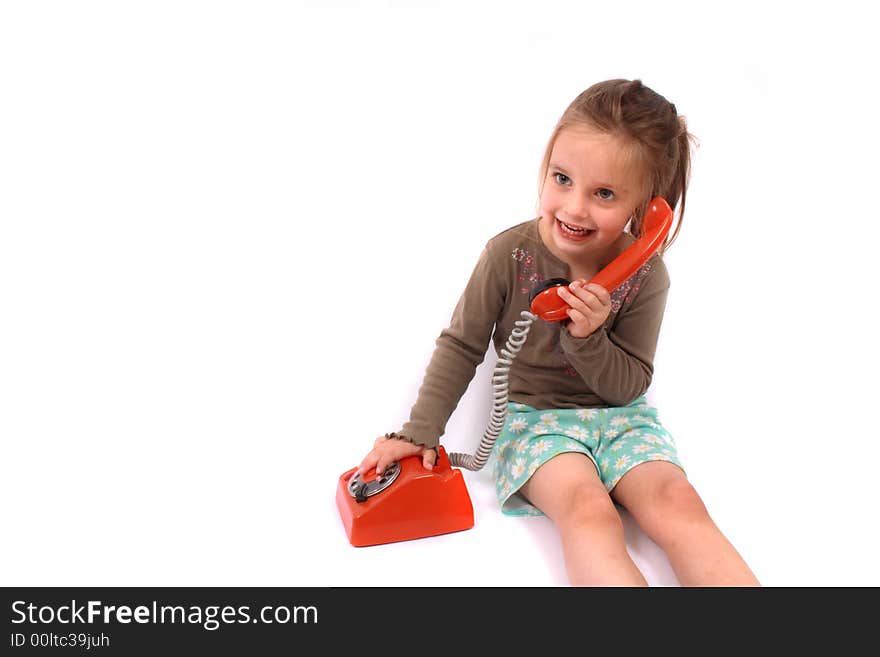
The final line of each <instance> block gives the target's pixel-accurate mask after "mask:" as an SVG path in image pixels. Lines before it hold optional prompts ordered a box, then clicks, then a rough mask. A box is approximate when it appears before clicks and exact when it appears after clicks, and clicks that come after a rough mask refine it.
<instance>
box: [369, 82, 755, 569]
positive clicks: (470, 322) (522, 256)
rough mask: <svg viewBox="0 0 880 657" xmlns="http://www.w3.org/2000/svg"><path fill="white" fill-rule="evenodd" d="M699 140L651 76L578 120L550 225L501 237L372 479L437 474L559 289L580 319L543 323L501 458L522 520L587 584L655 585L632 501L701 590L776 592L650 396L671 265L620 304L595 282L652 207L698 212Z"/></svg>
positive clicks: (499, 478)
mask: <svg viewBox="0 0 880 657" xmlns="http://www.w3.org/2000/svg"><path fill="white" fill-rule="evenodd" d="M690 139H691V136H690V135H689V133H688V131H687V126H686V123H685V120H684V117H680V116H679V115H678V114H677V112H676V109H675V106H674V105H673V104H672V103H670V102H668V101H667V100H666V99H665V98H663V97H662V96H660V95H659V94H657V93H656V92H654V91H652V90H651V89H649V88H648V87H646V86H645V85H643V84H642V83H641V81H639V80H632V81H630V80H608V81H605V82H600V83H598V84H595V85H593V86H592V87H590V88H589V89H587V90H586V91H584V92H583V93H581V94H580V95H579V96H578V97H577V98H576V99H575V100H574V101H573V102H572V103H571V105H569V107H568V109H566V110H565V113H564V114H563V115H562V118H561V119H560V120H559V122H558V124H557V126H556V128H555V130H554V131H553V133H552V136H551V137H550V141H549V143H548V145H547V150H546V153H545V155H544V160H543V163H542V165H541V178H540V179H541V184H540V216H539V217H537V218H536V219H533V220H530V221H526V222H524V223H521V224H518V225H516V226H513V227H512V228H509V229H508V230H505V231H504V232H502V233H500V234H498V235H496V236H495V237H493V238H492V239H491V240H489V241H488V243H487V244H486V247H485V249H484V251H483V253H482V254H481V256H480V258H479V261H478V262H477V265H476V267H475V269H474V271H473V274H472V276H471V278H470V280H469V282H468V284H467V287H466V289H465V291H464V293H463V295H462V297H461V299H460V300H459V302H458V305H457V306H456V308H455V312H454V314H453V317H452V320H451V322H450V325H449V326H448V327H447V328H446V329H445V330H443V331H442V332H441V334H440V337H439V338H438V339H437V344H436V349H435V351H434V354H433V356H432V358H431V361H430V363H429V365H428V368H427V370H426V372H425V377H424V381H423V383H422V386H421V388H420V390H419V394H418V399H417V400H416V403H415V404H414V406H413V408H412V412H411V415H410V419H409V421H408V422H406V423H405V424H404V426H403V427H402V428H401V430H400V431H399V432H393V433H390V434H386V435H385V436H383V437H380V438H378V439H376V441H375V444H374V446H373V449H372V451H370V452H369V453H368V454H367V456H366V457H365V458H364V460H363V461H362V462H361V464H360V466H359V471H360V472H361V473H362V474H363V473H366V472H367V471H368V470H370V469H371V468H375V469H376V471H377V472H379V473H381V472H383V471H384V469H385V467H387V466H388V465H389V464H390V463H392V462H393V461H397V460H399V459H401V458H404V457H406V456H411V455H421V458H422V462H423V465H424V467H426V468H431V467H432V466H433V465H434V462H435V459H436V448H437V446H438V444H439V438H440V436H441V435H443V432H444V430H445V425H446V422H447V420H448V419H449V417H450V415H451V414H452V412H453V410H454V409H455V407H456V405H457V403H458V401H459V399H460V397H461V396H462V395H463V394H464V392H465V391H466V389H467V387H468V384H469V383H470V380H471V379H472V377H473V375H474V372H475V370H476V367H477V366H478V365H479V363H480V362H481V361H482V359H483V357H484V355H485V353H486V348H487V346H488V343H489V340H490V338H491V339H492V340H493V341H494V344H495V347H496V349H499V348H501V347H502V346H503V345H504V344H505V342H506V341H507V338H508V337H509V336H510V334H511V331H512V330H513V329H514V328H515V324H514V322H515V321H517V320H519V319H520V313H521V311H522V310H526V309H528V308H529V295H530V292H531V291H532V290H533V289H534V288H535V287H536V286H538V285H539V284H541V282H542V281H544V280H546V279H549V278H565V279H567V280H570V281H574V282H573V283H571V284H570V285H568V286H562V287H559V288H558V294H559V295H560V296H561V297H562V299H563V300H564V301H565V302H566V303H567V304H568V305H569V306H571V309H570V310H568V311H567V312H568V317H569V319H568V320H567V321H564V322H552V323H551V322H544V321H541V320H536V321H535V322H534V324H533V325H532V327H531V329H530V332H529V336H528V340H527V341H526V343H525V345H524V346H523V348H522V351H521V352H520V353H519V355H518V356H517V358H516V361H515V362H514V364H513V366H512V368H511V371H510V381H509V385H510V393H509V398H510V400H511V403H510V405H509V413H508V417H507V421H506V425H505V427H504V430H503V431H502V433H501V435H500V436H499V437H498V440H497V441H496V443H495V446H494V450H493V452H494V454H495V456H496V457H497V459H496V467H495V480H496V491H497V493H498V498H499V502H500V504H501V508H502V511H503V512H504V513H505V514H508V515H522V514H531V515H540V514H545V515H547V516H548V517H549V518H550V519H551V520H552V521H553V523H554V524H555V526H556V527H557V529H558V531H559V534H560V537H561V541H562V546H563V552H564V555H565V563H566V569H567V572H568V576H569V580H570V582H571V584H572V585H612V586H627V585H645V584H646V581H645V579H644V577H643V576H642V574H641V572H639V570H638V568H637V567H636V565H635V564H634V563H633V561H632V559H631V558H630V557H629V554H628V552H627V549H626V542H625V540H624V532H623V525H622V523H621V520H620V517H619V515H618V513H617V511H616V509H615V506H614V503H615V502H616V503H618V504H620V505H621V506H623V507H624V508H626V509H627V510H628V511H629V512H630V513H631V514H632V516H633V517H634V518H635V520H636V521H637V522H638V524H639V526H640V527H641V528H642V529H643V530H644V531H645V533H647V534H648V536H650V537H651V538H652V539H653V540H654V541H655V542H656V543H657V544H658V545H659V546H660V547H661V548H662V549H663V550H664V551H665V553H666V554H667V556H668V557H669V560H670V563H671V565H672V568H673V569H674V570H675V573H676V575H677V576H678V579H679V581H680V582H681V583H682V584H683V585H686V586H687V585H698V586H710V585H721V586H725V585H727V586H745V585H757V584H758V582H757V580H756V578H755V576H754V575H753V574H752V572H751V570H750V569H749V567H748V566H747V565H746V564H745V562H744V561H743V559H742V558H741V557H740V555H739V554H738V553H737V551H736V550H735V549H734V547H733V546H732V545H731V544H730V542H728V540H727V539H726V538H725V537H724V535H723V534H722V533H721V531H719V529H718V527H717V526H716V525H715V523H714V522H713V521H712V519H711V518H710V517H709V514H708V513H707V511H706V508H705V506H704V505H703V502H702V500H701V499H700V497H699V495H698V494H697V492H696V491H695V490H694V488H693V487H692V486H691V484H690V483H689V482H688V480H687V477H686V475H685V472H684V470H683V468H682V465H681V463H680V461H679V459H678V456H677V455H676V450H675V445H674V442H673V439H672V436H670V434H669V433H667V432H666V430H665V429H664V428H663V426H662V425H661V424H660V421H659V419H658V417H657V412H656V410H655V409H654V408H652V407H651V406H649V405H648V404H647V402H646V400H645V397H644V396H643V395H644V393H645V391H646V390H647V388H648V385H649V384H650V383H651V376H652V373H653V358H654V352H655V349H656V345H657V338H658V334H659V332H660V325H661V321H662V319H663V312H664V309H665V306H666V295H667V291H668V288H669V277H668V274H667V270H666V267H665V266H664V264H663V260H662V259H661V257H660V254H657V255H654V256H653V257H652V258H651V259H650V260H649V261H648V262H647V263H646V264H645V265H644V266H643V267H641V269H640V270H639V271H638V272H637V273H636V274H634V275H633V276H631V277H630V278H629V280H627V281H626V282H625V283H623V284H622V285H621V286H620V287H618V288H617V289H616V290H605V289H603V288H602V287H600V286H598V285H596V284H587V283H586V281H589V280H590V279H591V278H592V277H593V276H594V275H595V274H596V273H597V272H598V271H599V270H601V269H602V267H604V266H605V265H606V264H608V263H609V262H610V261H611V260H613V259H614V257H615V256H617V255H618V254H620V253H621V252H622V251H623V250H624V249H625V248H626V247H627V246H628V245H629V244H631V243H632V242H633V240H634V239H635V238H637V237H638V236H639V235H640V233H641V228H642V218H643V216H644V213H645V210H646V207H647V205H648V203H649V201H650V200H651V199H652V198H653V197H655V196H662V197H663V198H665V199H666V200H667V201H668V202H669V204H670V206H671V207H672V208H676V206H678V208H679V210H678V214H679V219H678V224H677V227H676V229H675V231H674V232H673V233H672V234H671V237H670V238H669V239H668V240H667V244H666V245H665V246H668V245H669V244H671V242H672V241H673V240H674V239H675V236H676V234H677V233H678V229H679V228H680V226H681V221H682V218H683V216H684V207H685V196H686V190H687V184H688V178H689V173H690Z"/></svg>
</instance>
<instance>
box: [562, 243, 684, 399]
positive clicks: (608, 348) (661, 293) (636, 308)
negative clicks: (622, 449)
mask: <svg viewBox="0 0 880 657" xmlns="http://www.w3.org/2000/svg"><path fill="white" fill-rule="evenodd" d="M668 292H669V275H668V273H667V271H666V267H665V265H664V264H663V261H662V260H660V259H659V258H654V259H653V260H652V267H651V270H650V271H649V272H648V273H647V275H645V277H644V278H643V279H642V280H641V282H640V288H639V290H638V291H636V292H635V294H632V293H631V294H630V295H629V297H628V298H626V299H625V300H624V301H623V303H622V306H621V309H620V311H619V312H618V313H617V315H616V316H614V317H613V318H612V319H611V320H610V321H609V322H606V323H605V325H604V326H601V327H599V328H598V329H597V330H596V331H594V332H593V333H592V334H590V335H589V336H587V337H585V338H574V337H572V336H571V335H569V333H568V331H567V330H566V329H565V328H564V327H563V328H562V329H561V336H560V343H561V345H562V348H563V350H564V351H565V354H566V357H567V359H568V361H569V363H570V364H571V365H572V367H574V369H575V370H576V371H577V372H578V374H579V375H580V376H581V378H582V379H583V380H584V382H585V383H586V384H587V386H588V387H589V388H590V389H591V390H593V391H594V392H595V393H596V394H597V395H598V396H599V397H601V398H602V399H603V400H604V401H605V402H606V403H607V404H608V405H610V406H625V405H627V404H629V403H630V402H632V401H633V400H634V399H636V398H637V397H639V396H640V395H642V394H644V393H645V391H646V390H647V389H648V386H649V385H650V383H651V377H652V376H653V373H654V365H653V361H654V354H655V352H656V349H657V340H658V338H659V335H660V326H661V324H662V321H663V312H664V310H665V309H666V298H667V294H668Z"/></svg>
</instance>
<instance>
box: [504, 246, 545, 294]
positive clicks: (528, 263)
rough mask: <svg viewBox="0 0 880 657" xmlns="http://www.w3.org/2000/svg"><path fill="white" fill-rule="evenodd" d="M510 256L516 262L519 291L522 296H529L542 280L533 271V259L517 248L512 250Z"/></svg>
mask: <svg viewBox="0 0 880 657" xmlns="http://www.w3.org/2000/svg"><path fill="white" fill-rule="evenodd" d="M511 255H512V256H513V259H514V260H516V262H517V267H516V280H517V284H518V285H519V288H520V289H519V291H520V292H522V293H523V294H529V293H531V291H532V290H534V289H535V286H537V285H538V283H540V282H541V281H542V280H543V277H542V276H541V275H540V274H539V273H538V272H537V271H535V257H534V256H533V255H532V254H531V253H529V252H528V251H526V250H525V249H521V248H519V247H516V248H514V249H513V251H511Z"/></svg>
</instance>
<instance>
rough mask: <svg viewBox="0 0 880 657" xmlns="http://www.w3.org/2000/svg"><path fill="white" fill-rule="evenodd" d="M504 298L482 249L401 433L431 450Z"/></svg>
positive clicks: (481, 352) (476, 361)
mask: <svg viewBox="0 0 880 657" xmlns="http://www.w3.org/2000/svg"><path fill="white" fill-rule="evenodd" d="M505 298H506V292H505V286H504V285H503V282H502V279H501V277H499V276H498V275H496V274H495V272H494V270H493V263H492V257H491V254H490V251H489V248H488V246H487V248H485V249H484V250H483V252H482V254H481V255H480V258H479V260H478V261H477V264H476V266H475V267H474V270H473V272H472V273H471V277H470V280H469V281H468V284H467V286H466V288H465V290H464V292H463V293H462V295H461V298H460V299H459V301H458V304H457V305H456V307H455V310H454V311H453V314H452V319H451V321H450V323H449V326H448V327H447V328H445V329H444V330H443V331H441V332H440V336H439V337H438V338H437V341H436V343H435V344H436V346H435V348H434V353H433V354H432V356H431V360H430V362H429V363H428V367H427V368H426V370H425V376H424V378H423V380H422V384H421V387H420V388H419V392H418V397H417V398H416V402H415V404H414V405H413V407H412V409H411V411H410V418H409V421H408V422H406V423H405V424H404V425H403V428H402V429H401V431H400V434H401V437H403V438H406V439H407V440H409V441H411V442H413V443H416V444H418V445H424V446H425V447H431V448H436V447H437V446H438V445H439V444H440V436H442V435H443V433H444V431H445V430H446V423H447V421H448V420H449V417H450V416H451V415H452V412H453V411H454V410H455V408H456V406H458V402H459V400H460V399H461V396H462V395H463V394H464V393H465V391H466V390H467V387H468V385H469V384H470V382H471V379H473V377H474V373H475V372H476V369H477V366H478V365H479V364H480V363H481V362H483V359H484V358H485V355H486V349H487V348H488V345H489V340H490V338H491V337H492V332H493V330H494V327H495V323H496V321H497V319H498V317H499V316H500V314H501V311H502V309H503V307H504V303H505Z"/></svg>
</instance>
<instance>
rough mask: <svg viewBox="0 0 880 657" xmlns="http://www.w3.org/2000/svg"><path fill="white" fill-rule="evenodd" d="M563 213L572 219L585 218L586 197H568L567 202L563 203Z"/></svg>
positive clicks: (586, 210) (586, 209) (580, 219)
mask: <svg viewBox="0 0 880 657" xmlns="http://www.w3.org/2000/svg"><path fill="white" fill-rule="evenodd" d="M565 214H566V216H568V217H569V218H570V219H571V220H572V221H583V220H584V219H586V218H587V215H588V214H589V210H588V208H587V201H586V199H584V198H581V197H580V196H572V198H569V199H568V203H566V204H565Z"/></svg>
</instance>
